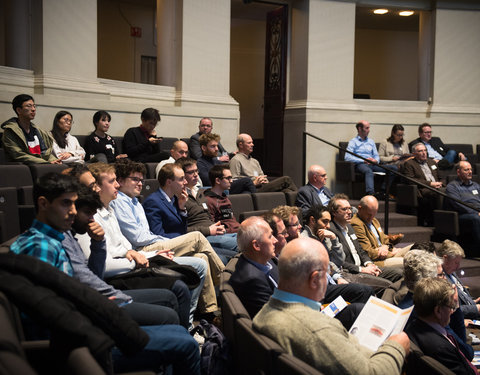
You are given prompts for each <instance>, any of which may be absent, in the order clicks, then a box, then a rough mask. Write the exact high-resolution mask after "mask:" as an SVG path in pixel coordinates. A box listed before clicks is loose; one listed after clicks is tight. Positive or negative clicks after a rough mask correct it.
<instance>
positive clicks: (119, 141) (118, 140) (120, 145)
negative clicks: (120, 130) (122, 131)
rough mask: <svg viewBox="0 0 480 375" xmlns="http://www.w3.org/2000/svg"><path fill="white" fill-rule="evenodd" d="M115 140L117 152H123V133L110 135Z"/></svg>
mask: <svg viewBox="0 0 480 375" xmlns="http://www.w3.org/2000/svg"><path fill="white" fill-rule="evenodd" d="M112 138H113V139H114V141H115V146H116V147H117V151H118V153H119V154H123V153H124V151H123V135H116V136H112Z"/></svg>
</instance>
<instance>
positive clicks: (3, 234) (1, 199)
mask: <svg viewBox="0 0 480 375" xmlns="http://www.w3.org/2000/svg"><path fill="white" fill-rule="evenodd" d="M19 233H20V224H19V218H18V208H17V190H16V189H15V188H14V187H3V188H0V243H1V242H4V241H6V240H8V239H9V238H12V237H15V236H17V235H18V234H19Z"/></svg>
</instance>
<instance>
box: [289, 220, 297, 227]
mask: <svg viewBox="0 0 480 375" xmlns="http://www.w3.org/2000/svg"><path fill="white" fill-rule="evenodd" d="M299 226H300V222H299V221H297V222H296V223H294V224H287V227H299Z"/></svg>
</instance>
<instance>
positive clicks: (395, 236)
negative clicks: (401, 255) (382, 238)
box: [388, 233, 405, 245]
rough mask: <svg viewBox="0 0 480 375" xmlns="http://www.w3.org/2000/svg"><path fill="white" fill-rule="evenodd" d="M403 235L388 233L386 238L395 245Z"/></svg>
mask: <svg viewBox="0 0 480 375" xmlns="http://www.w3.org/2000/svg"><path fill="white" fill-rule="evenodd" d="M403 237H405V235H404V234H403V233H397V234H389V235H388V239H389V240H390V243H391V244H392V245H396V244H397V243H399V242H400V241H401V240H403Z"/></svg>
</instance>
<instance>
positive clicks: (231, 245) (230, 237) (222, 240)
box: [207, 233, 238, 265]
mask: <svg viewBox="0 0 480 375" xmlns="http://www.w3.org/2000/svg"><path fill="white" fill-rule="evenodd" d="M207 240H208V242H210V245H212V247H213V250H215V252H216V253H217V255H218V257H219V258H220V259H221V260H222V262H223V264H225V265H226V264H227V263H228V261H229V260H230V259H231V258H233V257H234V256H235V255H237V253H238V247H237V234H236V233H225V234H223V235H221V236H207Z"/></svg>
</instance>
